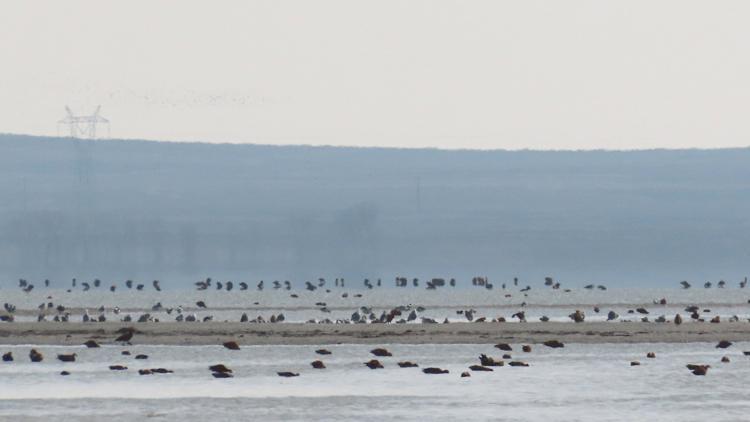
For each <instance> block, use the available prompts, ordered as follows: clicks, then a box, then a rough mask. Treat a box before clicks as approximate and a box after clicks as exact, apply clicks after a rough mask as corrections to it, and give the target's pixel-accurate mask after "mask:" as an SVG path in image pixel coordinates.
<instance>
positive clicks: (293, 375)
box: [276, 372, 299, 378]
mask: <svg viewBox="0 0 750 422" xmlns="http://www.w3.org/2000/svg"><path fill="white" fill-rule="evenodd" d="M276 375H278V376H280V377H285V378H290V377H298V376H299V374H298V373H296V372H277V373H276Z"/></svg>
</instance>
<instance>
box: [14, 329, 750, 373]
mask: <svg viewBox="0 0 750 422" xmlns="http://www.w3.org/2000/svg"><path fill="white" fill-rule="evenodd" d="M136 332H137V330H136V329H135V328H134V327H124V328H122V329H120V330H119V331H118V334H120V335H119V336H118V337H117V338H115V339H114V342H115V343H117V344H120V345H122V346H125V345H128V346H133V343H132V340H133V337H134V334H135V333H136ZM541 344H542V345H544V346H546V347H549V348H552V349H558V348H563V347H565V345H564V344H563V343H562V342H560V341H558V340H547V341H544V342H542V343H541ZM732 344H733V343H732V342H730V341H727V340H722V341H720V342H719V343H718V344H717V345H716V346H715V347H716V348H720V349H727V348H729V347H730V346H732ZM82 346H85V347H87V348H91V349H96V348H99V347H101V345H100V344H99V343H98V342H97V341H95V340H93V339H92V340H87V341H86V342H84V343H83V345H82ZM223 346H224V347H225V348H227V349H229V350H240V349H241V348H240V345H239V344H238V343H237V342H236V341H227V342H224V343H223ZM494 347H495V348H496V349H499V350H500V351H502V352H504V353H503V354H502V357H500V358H496V357H492V356H488V355H486V354H484V353H482V354H480V355H479V356H478V357H477V360H478V362H477V363H475V364H472V365H469V366H468V368H467V369H468V371H463V372H461V374H460V377H461V378H466V377H471V372H493V371H494V370H495V369H497V368H499V367H503V366H506V363H507V366H509V367H529V366H530V364H529V363H527V362H526V361H523V360H518V359H514V358H513V357H512V356H511V354H510V353H509V352H512V351H513V346H512V345H511V344H508V343H498V344H495V345H494ZM520 351H521V352H522V353H524V354H530V353H532V345H530V344H523V345H521V347H520ZM332 353H333V352H331V351H330V350H328V349H325V348H320V349H316V350H315V354H316V355H318V356H321V357H318V358H316V359H315V360H313V361H312V362H310V366H311V367H312V369H314V370H322V369H326V368H327V365H326V364H325V362H324V361H323V360H322V359H324V358H323V357H322V356H329V355H331V354H332ZM120 354H121V355H122V356H132V357H133V358H134V359H135V360H146V359H149V356H148V355H145V354H135V355H134V354H133V353H131V351H129V350H122V351H121V352H120ZM370 354H371V355H373V356H374V357H373V358H368V360H366V361H365V362H362V364H363V365H364V366H366V367H367V368H369V369H371V370H377V369H384V368H385V367H386V366H385V364H388V365H392V364H393V363H394V361H395V365H396V366H398V367H399V368H420V366H419V364H418V363H415V362H412V361H410V360H399V359H393V360H392V361H390V362H389V361H386V360H385V358H392V357H393V353H391V352H390V351H389V350H388V349H386V348H383V347H378V348H375V349H372V350H370ZM743 355H745V356H750V351H744V352H743ZM28 357H29V360H30V361H31V362H35V363H39V362H42V361H44V355H43V354H42V353H41V352H39V351H38V350H37V349H34V348H33V349H31V350H30V351H29V355H28ZM56 358H57V360H58V361H60V362H77V361H78V354H77V353H58V354H57V356H56ZM376 358H380V359H376ZM646 358H647V359H656V354H655V353H654V352H647V353H646ZM381 359H382V361H381ZM15 360H16V357H15V356H14V355H13V353H12V352H6V353H4V354H3V355H2V361H3V362H5V363H10V362H14V361H15ZM384 362H385V364H384ZM721 363H730V359H729V357H728V356H726V355H725V356H723V357H722V358H721ZM640 365H641V363H640V361H637V360H634V361H631V362H630V366H631V367H634V366H640ZM686 367H687V369H688V370H690V372H691V373H692V374H693V375H697V376H705V375H706V374H707V373H708V370H709V369H710V368H711V365H710V364H693V363H690V364H687V365H686ZM108 368H109V370H111V371H118V372H120V371H128V367H127V366H125V365H122V364H112V365H109V367H108ZM208 370H209V372H210V374H211V375H212V376H213V377H214V378H233V377H234V371H233V370H232V369H230V368H229V367H228V366H226V365H225V364H223V363H217V364H212V365H209V366H208ZM421 371H422V372H423V373H425V374H429V375H438V374H448V373H450V371H449V370H447V369H443V368H440V367H435V366H430V367H425V368H421ZM170 373H174V371H173V370H171V369H166V368H142V369H139V370H138V374H139V375H155V374H170ZM70 374H71V372H70V371H68V370H63V371H61V372H60V375H63V376H67V375H70ZM276 374H277V375H278V376H280V377H285V378H289V377H298V376H300V373H299V372H293V371H278V372H277V373H276Z"/></svg>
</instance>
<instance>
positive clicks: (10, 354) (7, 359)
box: [3, 352, 13, 362]
mask: <svg viewBox="0 0 750 422" xmlns="http://www.w3.org/2000/svg"><path fill="white" fill-rule="evenodd" d="M3 362H13V352H8V353H5V354H4V355H3Z"/></svg>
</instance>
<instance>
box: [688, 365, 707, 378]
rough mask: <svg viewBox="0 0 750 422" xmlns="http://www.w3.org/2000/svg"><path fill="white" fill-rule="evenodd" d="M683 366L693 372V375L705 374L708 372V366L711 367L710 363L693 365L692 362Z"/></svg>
mask: <svg viewBox="0 0 750 422" xmlns="http://www.w3.org/2000/svg"><path fill="white" fill-rule="evenodd" d="M685 366H686V367H687V369H689V370H690V371H692V372H693V375H701V376H703V375H706V373H708V368H710V367H711V365H693V364H688V365H685Z"/></svg>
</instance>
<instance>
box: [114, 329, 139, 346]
mask: <svg viewBox="0 0 750 422" xmlns="http://www.w3.org/2000/svg"><path fill="white" fill-rule="evenodd" d="M120 331H122V334H120V336H119V337H117V338H116V339H115V341H117V342H123V343H128V344H130V340H131V339H132V338H133V334H135V328H133V327H127V328H123V329H121V330H120Z"/></svg>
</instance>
